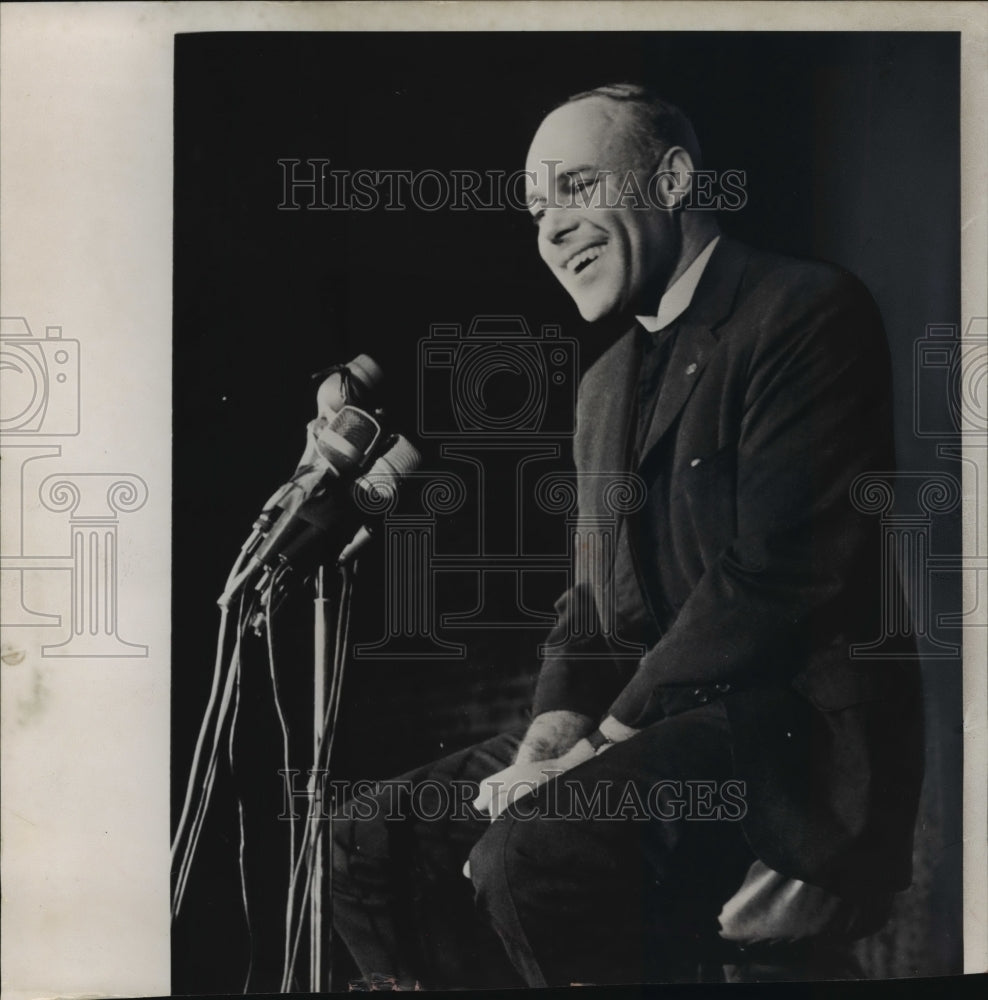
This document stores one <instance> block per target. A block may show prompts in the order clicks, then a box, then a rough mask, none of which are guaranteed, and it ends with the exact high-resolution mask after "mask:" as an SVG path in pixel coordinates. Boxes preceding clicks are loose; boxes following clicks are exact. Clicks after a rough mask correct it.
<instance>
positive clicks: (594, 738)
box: [587, 729, 614, 754]
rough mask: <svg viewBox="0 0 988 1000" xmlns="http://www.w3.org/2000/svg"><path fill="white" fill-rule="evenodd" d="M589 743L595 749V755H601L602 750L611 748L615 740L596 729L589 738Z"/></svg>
mask: <svg viewBox="0 0 988 1000" xmlns="http://www.w3.org/2000/svg"><path fill="white" fill-rule="evenodd" d="M587 742H588V743H589V744H590V746H591V747H592V748H593V752H594V753H595V754H597V753H600V752H601V750H604V749H605V748H607V747H609V746H610V745H611V744H612V743H613V742H614V740H612V739H611V738H610V737H609V736H605V735H604V734H603V733H602V732H601V731H600V730H599V729H595V730H594V731H593V732H592V733H591V734H590V735H589V736H588V737H587Z"/></svg>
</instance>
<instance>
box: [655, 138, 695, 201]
mask: <svg viewBox="0 0 988 1000" xmlns="http://www.w3.org/2000/svg"><path fill="white" fill-rule="evenodd" d="M692 189H693V158H692V157H691V156H690V154H689V153H687V152H686V150H685V149H683V147H682V146H671V147H670V148H669V149H667V150H666V152H665V155H664V156H663V157H662V159H661V161H660V162H659V165H658V166H657V167H656V168H655V173H654V174H653V175H652V176H651V178H650V179H649V183H648V198H649V201H650V202H651V203H652V205H654V206H655V207H656V208H664V209H667V210H669V211H676V210H677V209H680V208H682V207H683V206H684V205H685V204H686V202H687V201H688V200H689V196H690V191H691V190H692Z"/></svg>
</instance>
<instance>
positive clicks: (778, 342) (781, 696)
mask: <svg viewBox="0 0 988 1000" xmlns="http://www.w3.org/2000/svg"><path fill="white" fill-rule="evenodd" d="M676 329H677V332H676V334H675V341H674V344H673V347H672V352H671V355H670V357H669V361H668V365H667V368H666V371H665V375H664V381H663V383H662V390H661V394H660V396H659V400H658V403H657V406H656V408H655V411H654V414H653V418H652V422H651V425H650V429H649V431H648V434H647V438H646V442H645V445H644V447H643V448H642V449H641V452H640V462H639V464H638V466H637V469H635V470H633V471H637V474H638V475H639V476H640V477H641V479H642V480H643V482H644V484H645V486H646V488H647V500H646V502H645V506H644V507H643V509H642V510H640V511H639V512H638V513H637V514H634V515H629V516H627V517H624V518H623V519H622V520H621V522H620V528H619V531H618V536H617V543H616V547H615V549H616V551H612V552H611V553H610V554H609V553H608V552H607V551H606V546H605V547H604V550H602V549H601V547H600V546H591V548H592V549H593V551H594V553H595V554H594V555H592V556H591V557H589V558H588V557H587V552H584V553H583V555H584V558H582V559H580V560H578V561H577V562H578V564H579V565H581V566H582V567H583V570H582V571H581V577H580V578H578V579H575V580H574V582H573V585H572V587H571V588H570V590H569V591H568V592H567V593H566V594H565V595H564V596H563V597H562V598H561V599H560V601H559V603H558V605H557V610H558V611H559V619H558V624H557V626H556V629H555V630H554V632H553V634H552V635H551V636H550V639H549V643H548V653H547V655H546V656H545V659H544V662H543V667H542V671H541V673H540V677H539V682H538V687H537V691H536V700H535V711H536V712H542V711H548V710H551V709H560V708H564V709H570V710H574V711H580V712H584V713H586V714H589V715H592V716H594V717H595V718H599V717H602V716H603V715H605V714H608V713H610V714H612V715H614V716H615V717H616V718H617V719H618V720H619V721H621V722H624V723H626V724H628V725H630V726H634V727H636V728H641V727H644V726H648V725H650V724H652V723H655V722H658V721H660V720H661V719H662V718H664V717H665V716H667V715H669V714H671V713H675V712H680V711H683V710H685V709H688V708H690V707H692V706H695V705H697V704H701V703H704V702H706V701H708V700H710V699H712V698H722V699H723V701H724V704H725V706H726V709H727V712H728V717H729V719H730V723H731V731H732V738H733V749H734V760H735V768H736V772H737V776H738V777H739V778H741V779H743V780H744V781H745V782H746V785H747V805H748V812H747V816H746V818H745V820H744V830H745V834H746V836H747V837H748V840H749V842H750V844H751V846H752V848H753V849H754V851H755V853H756V854H757V855H758V856H759V857H760V858H761V859H762V860H763V861H764V862H765V863H766V864H768V865H770V866H771V867H772V868H775V869H776V870H778V871H780V872H782V873H784V874H786V875H789V876H792V877H796V878H800V879H803V880H804V881H809V882H814V883H816V884H819V885H823V886H825V887H826V888H830V889H832V890H834V891H845V892H849V891H860V890H861V889H862V888H864V887H865V886H869V887H874V888H878V889H897V888H902V887H905V886H906V885H907V884H908V882H909V879H910V871H911V850H912V830H913V824H914V821H915V813H916V806H917V801H918V793H919V785H920V780H921V772H922V757H923V737H922V713H921V703H920V688H919V676H918V666H917V664H916V661H915V659H914V648H913V646H912V643H911V639H910V637H909V636H908V635H907V636H904V638H903V658H901V659H897V660H881V661H876V660H859V659H855V658H854V657H852V656H851V654H850V649H849V647H850V646H851V644H853V643H856V642H868V641H870V640H873V639H875V638H877V637H878V635H879V634H880V631H881V615H882V613H883V610H882V609H883V601H885V602H894V601H896V600H898V591H897V588H898V581H897V577H896V574H895V572H894V567H890V566H886V567H885V568H886V570H887V572H886V573H885V574H884V575H883V566H882V560H883V559H885V558H887V557H886V556H885V555H884V554H883V551H882V545H881V525H880V524H879V522H878V519H877V518H876V517H875V516H874V515H871V514H864V513H861V512H860V511H858V510H857V509H855V506H854V505H853V503H852V501H851V484H852V483H853V482H854V480H855V479H856V478H857V477H858V476H861V475H862V474H865V473H870V472H885V471H890V470H892V469H893V463H894V455H893V445H892V415H891V375H890V365H889V357H888V347H887V344H886V340H885V336H884V332H883V329H882V324H881V319H880V317H879V315H878V311H877V308H876V306H875V305H874V303H873V301H872V299H871V298H870V296H869V295H868V293H867V291H866V290H865V289H864V288H863V287H862V286H861V284H860V283H859V282H857V281H856V279H854V278H853V277H852V276H850V275H849V274H847V273H845V272H843V271H840V270H839V269H837V268H834V267H831V266H828V265H823V264H819V263H813V262H807V261H797V260H791V259H787V258H783V257H779V256H774V255H769V254H764V253H759V252H756V251H753V250H750V249H748V248H746V247H744V246H742V245H740V244H739V243H737V242H734V241H732V240H730V239H727V238H725V237H722V239H721V242H720V243H719V244H718V246H717V248H716V250H715V251H714V254H713V256H712V257H711V259H710V261H709V263H708V265H707V269H706V270H705V272H704V274H703V277H702V278H701V281H700V284H699V286H698V288H697V291H696V294H695V296H694V299H693V302H692V303H691V305H690V307H689V309H688V310H687V311H686V313H684V315H683V316H682V317H681V318H680V320H679V321H678V323H677V325H676ZM636 343H637V327H636V328H635V329H633V330H631V331H629V332H628V333H627V334H626V335H625V336H624V337H622V338H621V339H620V340H619V341H618V342H617V343H615V344H614V345H613V346H612V347H611V348H610V349H609V350H608V351H607V352H606V353H605V354H604V355H603V356H602V357H601V358H600V359H599V360H598V361H597V362H596V364H594V366H593V367H592V368H591V369H590V370H589V371H588V372H587V374H586V376H585V377H584V379H583V382H582V383H581V388H580V395H579V401H578V407H577V432H576V437H575V439H574V457H575V462H576V467H577V473H578V484H579V503H580V515H581V517H583V518H586V519H589V520H590V521H592V520H593V518H594V517H596V516H598V515H601V514H606V513H607V511H606V509H605V499H606V498H605V490H606V485H607V477H606V476H603V477H602V476H600V475H599V473H601V472H604V473H607V472H614V473H621V472H626V471H628V469H629V468H630V466H629V464H628V463H629V461H630V456H631V454H632V451H631V448H630V447H629V441H630V436H631V434H632V433H633V430H632V428H633V424H634V413H635V405H634V403H635V396H636V380H637V376H638V366H639V354H638V350H637V347H636ZM587 473H595V474H596V475H586V474H587ZM581 474H583V475H581ZM582 538H583V541H582V542H581V544H586V535H584V536H582ZM883 580H884V581H885V582H884V583H883ZM883 589H884V590H885V591H886V592H885V593H883ZM609 602H613V607H614V608H615V609H616V618H615V619H614V622H615V626H614V628H613V630H612V631H613V634H612V635H610V636H607V635H602V634H601V630H600V628H599V627H598V628H593V627H590V628H587V627H585V626H584V625H583V624H582V623H583V622H584V619H585V618H586V614H585V611H586V608H587V607H589V608H590V609H591V610H592V612H595V613H596V619H597V623H598V624H599V623H600V621H601V620H602V619H606V617H607V616H606V612H605V611H604V610H603V609H605V608H606V607H607V606H608V603H609ZM605 631H606V630H605ZM618 640H624V641H625V642H627V641H631V642H635V641H637V642H640V643H642V644H643V645H644V647H645V648H646V650H647V652H646V653H645V655H644V656H642V657H641V658H640V660H639V659H631V660H628V659H627V658H625V659H621V658H619V657H617V656H615V655H614V653H615V652H616V651H618V650H619V648H620V647H619V644H618Z"/></svg>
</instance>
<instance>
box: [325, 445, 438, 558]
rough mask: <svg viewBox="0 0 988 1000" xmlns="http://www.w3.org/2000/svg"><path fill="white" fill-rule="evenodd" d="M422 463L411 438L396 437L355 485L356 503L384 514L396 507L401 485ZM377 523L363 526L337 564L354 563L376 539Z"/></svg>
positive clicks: (343, 551) (369, 510) (370, 510)
mask: <svg viewBox="0 0 988 1000" xmlns="http://www.w3.org/2000/svg"><path fill="white" fill-rule="evenodd" d="M421 463H422V455H421V453H420V452H419V450H418V448H416V447H415V445H413V444H412V442H411V441H409V440H408V438H406V437H404V436H403V435H401V434H396V435H395V436H394V437H393V438H392V439H391V447H390V448H389V449H388V450H387V451H386V452H385V453H384V454H383V455H381V457H380V458H378V460H377V461H376V462H375V463H374V464H373V465H372V466H371V467H370V469H368V471H367V472H366V473H365V474H364V475H362V476H361V477H360V478H359V479H357V481H356V482H355V483H354V485H353V492H354V495H355V500H356V501H357V504H358V505H359V506H361V507H362V508H363V509H364V511H365V512H370V513H372V514H377V515H379V516H380V515H383V514H384V513H386V512H387V511H388V510H390V509H391V507H392V506H393V505H394V500H395V498H396V497H397V495H398V486H399V484H400V483H401V481H402V480H403V479H405V478H406V477H407V476H409V475H411V474H412V473H413V472H414V471H415V470H416V469H417V468H418V467H419V465H420V464H421ZM375 527H376V526H375V524H374V523H373V522H372V523H371V524H364V525H361V527H360V529H359V530H358V531H357V533H356V534H355V535H354V536H353V538H352V539H351V540H350V541H349V542H348V543H347V545H345V546H344V548H343V550H342V551H341V552H340V555H339V558H338V559H337V564H338V565H343V564H345V563H348V562H350V561H352V559H353V558H354V557H355V556H356V555H357V553H358V552H359V551H360V550H361V549H362V548H363V547H364V546H365V545H367V543H368V542H369V541H370V540H371V539H372V538H373V537H374V534H375Z"/></svg>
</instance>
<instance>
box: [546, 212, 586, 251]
mask: <svg viewBox="0 0 988 1000" xmlns="http://www.w3.org/2000/svg"><path fill="white" fill-rule="evenodd" d="M579 224H580V220H579V219H578V218H577V217H576V216H575V215H574V214H573V213H572V212H568V211H567V210H566V209H565V208H563V207H556V208H547V209H546V210H545V215H544V216H543V218H542V225H541V227H540V232H541V233H542V236H543V238H545V239H546V240H548V241H549V242H550V243H559V242H560V241H561V240H562V239H563V238H564V237H565V236H566V234H567V233H571V232H572V231H573V230H574V229H576V227H577V226H578V225H579Z"/></svg>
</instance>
